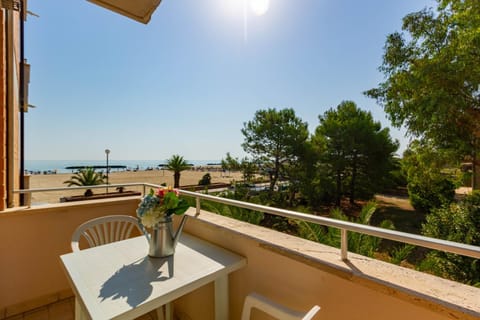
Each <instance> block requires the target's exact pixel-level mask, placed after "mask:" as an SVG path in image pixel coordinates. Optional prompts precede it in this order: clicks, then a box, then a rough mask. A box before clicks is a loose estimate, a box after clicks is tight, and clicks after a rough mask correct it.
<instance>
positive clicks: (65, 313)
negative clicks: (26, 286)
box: [5, 297, 157, 320]
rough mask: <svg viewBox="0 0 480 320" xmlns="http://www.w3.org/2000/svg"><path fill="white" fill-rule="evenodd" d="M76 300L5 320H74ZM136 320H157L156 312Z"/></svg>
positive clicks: (65, 301)
mask: <svg viewBox="0 0 480 320" xmlns="http://www.w3.org/2000/svg"><path fill="white" fill-rule="evenodd" d="M74 310H75V298H74V297H71V298H68V299H64V300H61V301H58V302H55V303H52V304H49V305H46V306H43V307H40V308H37V309H34V310H30V311H27V312H24V313H22V314H18V315H15V316H12V317H8V318H5V320H74V319H75V315H74ZM136 320H157V315H156V313H155V312H150V313H148V314H146V315H143V316H141V317H139V318H137V319H136Z"/></svg>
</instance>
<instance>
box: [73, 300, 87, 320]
mask: <svg viewBox="0 0 480 320" xmlns="http://www.w3.org/2000/svg"><path fill="white" fill-rule="evenodd" d="M75 320H88V316H87V314H86V313H85V311H84V310H83V307H82V304H81V303H80V301H78V299H77V298H75Z"/></svg>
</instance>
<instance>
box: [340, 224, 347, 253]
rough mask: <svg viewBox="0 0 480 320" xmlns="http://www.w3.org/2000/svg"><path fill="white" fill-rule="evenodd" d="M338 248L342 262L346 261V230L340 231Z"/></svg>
mask: <svg viewBox="0 0 480 320" xmlns="http://www.w3.org/2000/svg"><path fill="white" fill-rule="evenodd" d="M340 237H341V238H340V248H341V252H342V253H341V256H342V260H343V261H347V260H348V231H347V229H340Z"/></svg>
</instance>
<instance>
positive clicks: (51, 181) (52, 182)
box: [30, 168, 242, 204]
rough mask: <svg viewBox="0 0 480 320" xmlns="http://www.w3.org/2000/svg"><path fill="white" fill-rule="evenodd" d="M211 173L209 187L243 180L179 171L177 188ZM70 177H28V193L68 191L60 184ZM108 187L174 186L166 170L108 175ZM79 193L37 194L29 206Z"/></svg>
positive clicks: (228, 174)
mask: <svg viewBox="0 0 480 320" xmlns="http://www.w3.org/2000/svg"><path fill="white" fill-rule="evenodd" d="M206 173H210V176H211V178H212V180H211V182H212V183H230V182H232V180H235V181H238V180H241V179H242V174H241V172H225V173H224V172H222V171H215V170H214V169H211V170H209V169H202V170H200V169H197V168H194V169H192V170H186V171H182V173H181V176H180V185H181V186H185V185H195V184H197V183H198V181H199V180H200V179H201V178H202V177H203V175H204V174H206ZM72 175H73V174H72V173H61V174H38V175H31V176H30V189H36V188H62V187H67V184H65V183H63V182H64V181H66V180H69V179H70V177H71V176H72ZM108 182H109V184H120V183H137V182H140V183H141V182H147V183H153V184H162V183H166V184H167V185H169V186H173V172H172V171H168V170H150V171H136V172H134V171H121V172H110V173H109V175H108ZM126 190H132V191H142V190H143V188H140V187H126ZM114 191H115V189H114V188H110V189H109V192H114ZM95 192H96V193H103V192H105V190H103V189H102V190H101V189H96V190H95V189H94V193H95ZM82 193H83V191H82V190H75V191H73V190H72V191H67V190H65V191H50V192H38V193H33V194H32V204H43V203H58V202H59V201H60V200H59V199H60V198H61V197H65V196H72V195H81V194H82Z"/></svg>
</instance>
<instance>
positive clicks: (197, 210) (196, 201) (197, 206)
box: [195, 197, 200, 216]
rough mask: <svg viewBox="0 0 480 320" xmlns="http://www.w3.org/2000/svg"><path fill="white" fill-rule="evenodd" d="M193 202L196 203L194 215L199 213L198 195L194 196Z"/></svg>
mask: <svg viewBox="0 0 480 320" xmlns="http://www.w3.org/2000/svg"><path fill="white" fill-rule="evenodd" d="M195 204H196V206H195V207H196V211H195V215H197V216H198V215H199V214H200V197H195Z"/></svg>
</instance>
